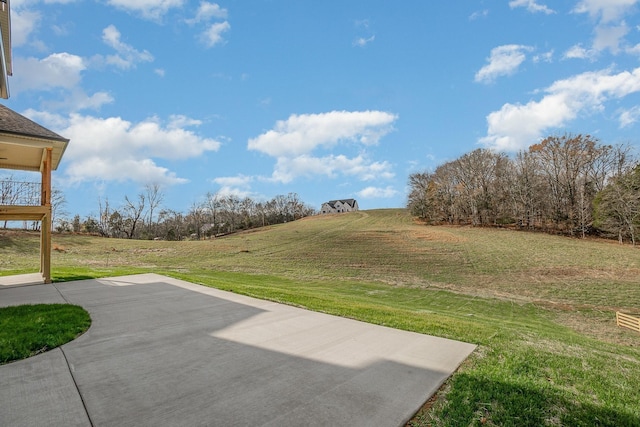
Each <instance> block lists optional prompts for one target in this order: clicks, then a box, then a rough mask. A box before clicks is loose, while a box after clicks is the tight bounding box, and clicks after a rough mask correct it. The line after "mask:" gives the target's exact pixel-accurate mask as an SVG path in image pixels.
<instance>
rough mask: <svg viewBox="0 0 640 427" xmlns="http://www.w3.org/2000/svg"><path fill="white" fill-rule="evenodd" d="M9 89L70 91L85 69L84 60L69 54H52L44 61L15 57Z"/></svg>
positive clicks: (18, 90)
mask: <svg viewBox="0 0 640 427" xmlns="http://www.w3.org/2000/svg"><path fill="white" fill-rule="evenodd" d="M13 69H14V76H13V77H12V81H11V87H12V89H13V90H14V91H15V92H20V91H25V90H51V89H54V88H65V89H71V88H73V87H75V86H77V85H78V83H79V82H80V80H81V78H82V77H81V73H82V72H83V71H84V70H85V69H86V65H85V62H84V60H83V59H82V58H81V57H79V56H77V55H72V54H70V53H66V52H63V53H54V54H51V55H49V56H47V57H46V58H44V59H37V58H21V57H16V58H14V61H13Z"/></svg>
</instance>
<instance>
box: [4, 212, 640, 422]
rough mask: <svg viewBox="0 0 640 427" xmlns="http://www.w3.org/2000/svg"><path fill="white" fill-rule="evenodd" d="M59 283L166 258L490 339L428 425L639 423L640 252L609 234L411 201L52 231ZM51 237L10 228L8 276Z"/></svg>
mask: <svg viewBox="0 0 640 427" xmlns="http://www.w3.org/2000/svg"><path fill="white" fill-rule="evenodd" d="M53 241H54V248H56V250H54V256H53V260H52V265H53V277H54V280H71V279H80V278H88V277H100V276H110V275H117V274H128V273H135V272H146V271H154V272H158V273H163V274H168V275H172V276H174V277H179V278H182V279H186V280H190V281H192V282H196V283H201V284H204V285H207V286H215V287H219V288H222V289H228V290H232V291H234V292H239V293H244V294H248V295H252V296H256V297H260V298H268V299H272V300H275V301H281V302H285V303H289V304H295V305H299V306H303V307H307V308H310V309H313V310H319V311H324V312H328V313H333V314H338V315H341V316H348V317H353V318H357V319H361V320H364V321H368V322H373V323H378V324H383V325H387V326H391V327H396V328H402V329H408V330H413V331H417V332H422V333H429V334H434V335H438V336H444V337H448V338H454V339H460V340H463V341H467V342H473V343H476V344H478V345H479V349H478V351H477V352H476V353H475V354H474V355H473V356H472V358H471V359H470V360H469V361H468V362H466V363H465V364H464V365H463V366H462V368H461V369H460V371H459V372H458V373H457V374H456V375H455V376H454V377H453V379H452V380H451V381H450V382H449V383H448V385H447V387H446V388H445V389H444V390H443V392H442V395H441V397H440V398H439V399H438V401H437V402H436V403H435V405H434V406H433V407H432V408H431V409H430V410H429V411H426V412H424V413H423V414H421V415H419V416H418V417H417V418H416V419H414V420H413V421H412V423H413V424H414V425H452V426H457V425H518V426H520V425H532V426H533V425H536V426H538V425H611V426H614V425H615V426H621V425H640V405H638V401H640V392H639V391H638V388H637V384H639V383H640V350H638V346H639V345H640V334H638V333H635V332H632V331H629V330H624V329H621V328H618V327H616V326H615V314H614V313H615V310H616V309H621V310H624V311H627V312H632V313H633V312H636V313H637V312H640V252H639V250H638V249H637V248H633V247H630V246H620V245H618V244H616V243H612V242H608V241H601V240H579V239H569V238H565V237H555V236H549V235H545V234H533V233H524V232H516V231H510V230H496V229H478V228H470V227H427V226H424V225H420V224H417V223H415V222H414V221H413V219H412V218H411V217H410V216H409V215H408V214H407V213H406V211H404V210H398V209H392V210H378V211H361V212H357V213H352V214H342V215H333V216H319V217H311V218H307V219H304V220H300V221H296V222H292V223H288V224H282V225H279V226H273V227H267V228H265V229H259V230H254V231H250V232H245V233H240V234H236V235H234V236H229V237H225V238H221V239H215V240H207V241H189V242H162V241H159V242H158V241H129V240H116V239H101V238H96V237H87V236H75V235H58V236H54V239H53ZM38 244H39V243H38V238H37V236H36V235H32V236H29V235H25V234H24V233H18V234H15V233H11V232H0V274H11V273H19V272H27V271H33V270H37V265H38Z"/></svg>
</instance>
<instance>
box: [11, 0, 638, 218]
mask: <svg viewBox="0 0 640 427" xmlns="http://www.w3.org/2000/svg"><path fill="white" fill-rule="evenodd" d="M639 3H640V0H574V1H551V0H549V1H545V0H512V1H509V0H488V1H467V2H457V1H456V2H452V1H445V0H433V1H423V0H413V1H410V0H407V1H400V2H389V1H379V0H360V1H349V0H326V1H321V2H320V1H313V2H312V1H300V0H261V1H258V0H242V1H234V0H228V1H220V2H208V1H187V0H59V1H56V0H44V1H42V0H12V1H11V14H12V43H13V76H12V77H10V78H9V88H10V92H11V97H10V99H9V100H8V101H6V102H5V105H7V106H8V107H9V108H12V109H13V110H15V111H18V112H20V113H22V114H24V115H26V116H28V117H30V118H31V119H33V120H35V121H37V122H38V123H40V124H42V125H44V126H46V127H48V128H50V129H52V130H54V131H56V132H58V133H59V134H60V135H62V136H64V137H67V138H70V139H71V142H70V144H69V147H68V149H67V152H66V153H65V156H64V158H63V161H62V163H61V166H60V168H59V169H58V170H57V171H56V172H55V174H54V186H56V187H57V188H58V189H60V190H62V191H63V193H64V194H65V197H66V200H67V206H66V210H67V211H69V212H70V213H72V214H75V213H78V214H80V215H81V216H86V215H89V214H94V215H95V214H96V213H97V210H98V198H101V199H102V200H104V199H105V198H108V199H109V200H110V202H111V204H112V205H113V206H117V205H118V204H119V203H121V202H122V201H123V199H124V196H125V195H128V196H129V197H132V196H135V195H136V194H138V193H139V192H142V190H143V188H144V186H145V184H148V183H157V184H160V185H161V186H162V188H163V192H164V195H165V200H164V203H163V206H164V207H166V208H171V209H175V210H179V211H183V212H186V211H187V210H188V209H189V207H190V206H192V205H193V204H194V203H199V202H201V201H202V200H203V199H204V197H205V195H206V194H207V193H208V192H210V193H215V192H219V193H220V194H227V193H235V194H237V195H239V196H241V197H244V196H249V197H251V198H253V199H255V200H263V199H265V200H266V199H270V198H272V197H274V196H276V195H278V194H287V193H289V192H295V193H298V195H299V196H300V198H301V199H302V200H303V201H305V202H306V203H307V204H309V205H311V206H314V207H316V208H318V209H319V208H320V205H321V204H322V202H324V201H327V200H331V199H338V198H356V199H357V200H358V202H359V205H360V207H361V208H363V209H372V208H380V207H402V206H404V205H405V201H406V192H407V178H408V175H409V174H411V173H413V172H417V171H424V170H433V169H435V168H436V167H437V166H438V165H440V164H442V163H444V162H446V161H449V160H453V159H455V158H457V157H459V156H460V155H462V154H464V153H466V152H469V151H472V150H474V149H476V148H479V147H486V148H492V149H495V150H499V151H503V152H506V153H514V152H516V151H517V150H519V149H523V148H526V147H528V146H530V145H531V144H534V143H536V142H537V141H539V140H540V138H543V137H545V136H548V135H557V134H563V133H565V132H572V133H583V134H591V135H594V136H596V137H598V138H599V139H600V140H601V141H602V142H603V143H607V144H617V143H628V144H631V145H633V146H636V147H637V146H638V145H639V139H638V131H639V130H640V124H639V123H638V119H640V63H639V62H640V61H639V60H640V26H639V25H638V17H639V16H640V14H639V13H638V12H639V10H640V4H639Z"/></svg>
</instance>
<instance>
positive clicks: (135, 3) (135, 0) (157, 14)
mask: <svg viewBox="0 0 640 427" xmlns="http://www.w3.org/2000/svg"><path fill="white" fill-rule="evenodd" d="M107 3H108V4H109V5H111V6H114V7H116V8H119V9H124V10H126V11H128V12H133V13H136V14H139V15H140V16H142V17H143V18H145V19H149V20H153V21H158V20H160V19H161V18H162V17H163V16H164V15H165V14H166V13H167V12H168V11H169V10H170V9H173V8H179V7H182V5H183V4H184V0H107Z"/></svg>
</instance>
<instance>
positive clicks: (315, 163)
mask: <svg viewBox="0 0 640 427" xmlns="http://www.w3.org/2000/svg"><path fill="white" fill-rule="evenodd" d="M323 175H324V176H326V177H328V178H335V177H337V176H338V175H346V176H355V177H357V178H358V179H359V180H361V181H372V180H375V179H391V178H393V177H394V176H395V175H394V173H393V172H392V170H391V164H389V163H388V162H386V161H385V162H372V161H370V160H369V159H368V158H366V157H365V156H364V155H359V156H356V157H354V158H349V157H347V156H345V155H342V154H340V155H329V156H324V157H313V156H309V155H306V154H305V155H301V156H296V157H279V158H278V161H277V163H276V167H275V169H274V171H273V175H272V180H273V181H276V182H282V183H285V184H286V183H289V182H291V181H293V180H294V179H295V178H297V177H301V176H302V177H307V178H311V177H313V176H323Z"/></svg>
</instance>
